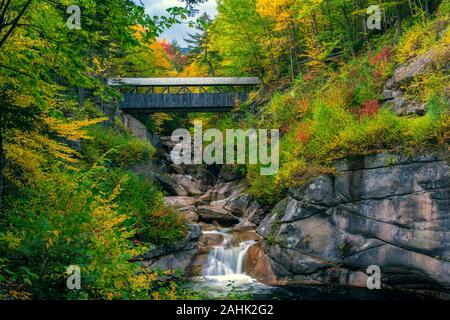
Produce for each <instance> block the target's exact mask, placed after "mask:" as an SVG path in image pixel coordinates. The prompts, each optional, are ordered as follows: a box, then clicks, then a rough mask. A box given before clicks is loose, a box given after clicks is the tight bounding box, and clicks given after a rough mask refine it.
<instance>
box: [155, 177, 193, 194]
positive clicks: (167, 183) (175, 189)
mask: <svg viewBox="0 0 450 320" xmlns="http://www.w3.org/2000/svg"><path fill="white" fill-rule="evenodd" d="M155 179H156V180H157V182H159V184H160V185H161V187H162V188H163V189H164V191H166V192H167V193H169V195H172V196H187V195H188V193H187V192H186V190H185V189H184V188H183V187H182V186H180V185H178V184H177V183H176V182H175V181H174V180H173V179H172V178H171V177H170V176H167V175H163V174H156V175H155Z"/></svg>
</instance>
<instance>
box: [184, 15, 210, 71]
mask: <svg viewBox="0 0 450 320" xmlns="http://www.w3.org/2000/svg"><path fill="white" fill-rule="evenodd" d="M211 25H212V20H211V18H210V17H209V15H208V14H207V13H206V12H205V13H204V14H203V15H202V16H201V17H200V18H198V19H197V23H196V24H195V29H196V30H197V32H196V33H189V34H188V37H187V38H184V41H186V42H187V43H188V45H189V47H188V48H189V60H190V62H191V63H193V62H196V63H199V64H205V65H207V66H208V70H209V75H210V76H213V77H214V76H215V71H214V66H213V61H217V60H218V55H217V52H215V51H212V50H211V37H210V32H209V29H210V27H211Z"/></svg>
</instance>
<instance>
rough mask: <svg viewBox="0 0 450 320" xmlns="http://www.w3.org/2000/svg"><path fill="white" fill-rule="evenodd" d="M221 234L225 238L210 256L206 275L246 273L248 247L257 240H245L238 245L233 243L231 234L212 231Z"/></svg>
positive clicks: (204, 272) (204, 270)
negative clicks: (245, 261) (245, 264)
mask: <svg viewBox="0 0 450 320" xmlns="http://www.w3.org/2000/svg"><path fill="white" fill-rule="evenodd" d="M210 233H216V234H221V235H222V236H223V238H224V240H223V242H222V244H221V245H220V246H217V247H215V248H214V249H213V250H211V252H210V253H209V256H208V261H207V263H206V266H205V267H204V269H203V276H204V277H217V276H235V275H245V272H244V259H245V255H246V253H247V251H248V249H249V248H250V247H251V246H252V245H253V244H254V243H255V241H243V242H241V243H239V245H238V246H234V247H233V246H232V245H231V240H232V238H231V236H230V235H229V234H228V233H225V232H210Z"/></svg>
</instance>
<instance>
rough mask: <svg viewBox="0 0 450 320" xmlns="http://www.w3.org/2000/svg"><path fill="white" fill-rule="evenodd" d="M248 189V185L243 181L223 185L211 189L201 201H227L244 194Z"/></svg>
mask: <svg viewBox="0 0 450 320" xmlns="http://www.w3.org/2000/svg"><path fill="white" fill-rule="evenodd" d="M246 188H247V185H246V183H245V182H243V181H233V182H227V183H221V184H218V185H217V186H215V187H214V188H213V189H210V190H209V191H208V192H206V193H205V194H204V195H202V196H201V197H200V198H199V200H200V201H218V200H225V199H227V198H230V197H233V196H235V195H238V194H240V193H242V192H243V191H244V190H245V189H246Z"/></svg>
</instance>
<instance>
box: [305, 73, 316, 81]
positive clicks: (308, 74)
mask: <svg viewBox="0 0 450 320" xmlns="http://www.w3.org/2000/svg"><path fill="white" fill-rule="evenodd" d="M303 80H305V81H312V80H314V76H313V75H312V74H311V73H307V74H305V76H304V77H303Z"/></svg>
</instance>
